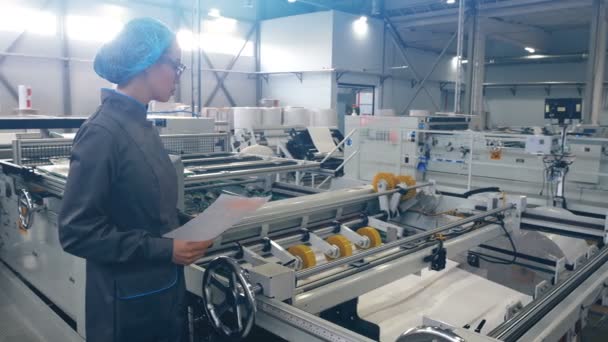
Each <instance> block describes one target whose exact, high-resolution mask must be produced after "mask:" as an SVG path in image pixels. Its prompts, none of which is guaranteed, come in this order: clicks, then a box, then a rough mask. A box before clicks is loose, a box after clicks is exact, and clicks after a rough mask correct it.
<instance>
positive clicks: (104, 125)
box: [59, 18, 211, 342]
mask: <svg viewBox="0 0 608 342" xmlns="http://www.w3.org/2000/svg"><path fill="white" fill-rule="evenodd" d="M180 55H181V51H180V49H179V47H178V46H177V44H176V41H175V34H174V33H173V32H171V31H170V30H169V29H168V28H167V27H166V26H165V25H164V24H162V23H161V22H159V21H157V20H154V19H151V18H142V19H135V20H133V21H131V22H129V23H128V24H127V25H126V26H125V28H124V29H123V30H122V32H121V33H120V34H119V35H118V36H117V37H116V38H115V39H114V40H113V41H111V42H110V43H108V44H106V45H104V46H103V47H102V48H101V49H100V50H99V52H98V53H97V56H95V63H94V68H95V72H96V73H97V74H98V75H99V76H101V77H103V78H104V79H106V80H108V81H110V82H112V83H115V84H117V85H118V86H117V89H116V90H109V89H103V90H102V93H101V105H100V106H99V108H98V109H97V111H96V112H95V113H94V114H93V115H91V117H90V118H89V119H88V120H87V121H86V122H85V123H84V124H83V125H82V127H81V128H80V130H79V131H78V134H77V135H76V138H75V139H74V145H73V148H72V155H71V163H70V172H69V177H68V180H67V184H66V187H65V193H64V196H63V207H62V209H61V213H60V215H59V237H60V241H61V245H62V246H63V248H64V250H65V251H66V252H68V253H71V254H74V255H76V256H79V257H81V258H84V259H86V266H87V273H86V274H87V276H86V335H87V341H88V342H95V341H104V342H107V341H129V342H133V341H146V342H149V341H167V342H169V341H170V342H174V341H185V338H186V336H187V318H186V306H185V295H186V291H185V285H184V274H183V266H181V265H188V264H190V263H192V262H194V261H196V260H197V259H199V258H200V257H202V256H203V255H204V253H205V251H206V249H207V247H209V245H210V244H211V242H210V241H203V242H188V241H177V240H170V239H165V238H162V236H163V234H165V233H167V232H168V231H170V230H173V229H175V228H177V227H178V226H179V222H178V212H177V209H176V205H177V178H176V177H177V175H176V171H175V168H174V167H173V165H172V163H171V160H170V159H169V156H168V155H167V152H166V151H165V149H164V147H163V144H162V142H161V140H160V137H159V135H158V133H157V131H156V130H155V128H154V127H153V126H152V125H151V123H150V122H148V121H147V120H146V112H147V104H148V103H149V102H150V101H151V100H156V101H161V102H166V101H168V100H169V98H170V97H171V95H172V94H173V93H174V91H175V88H176V83H177V81H178V79H179V76H180V74H181V73H182V72H183V71H184V66H183V65H182V64H181V62H180Z"/></svg>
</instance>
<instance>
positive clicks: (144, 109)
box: [101, 88, 148, 122]
mask: <svg viewBox="0 0 608 342" xmlns="http://www.w3.org/2000/svg"><path fill="white" fill-rule="evenodd" d="M101 102H102V103H106V102H109V103H110V104H111V105H113V106H116V107H119V108H120V109H122V110H123V111H124V112H126V114H128V115H129V116H130V117H133V118H134V119H136V120H138V121H142V122H146V116H147V113H148V105H145V104H143V103H141V102H139V101H137V100H136V99H135V98H133V97H131V96H129V95H126V94H122V93H120V92H118V91H116V90H114V89H108V88H102V89H101Z"/></svg>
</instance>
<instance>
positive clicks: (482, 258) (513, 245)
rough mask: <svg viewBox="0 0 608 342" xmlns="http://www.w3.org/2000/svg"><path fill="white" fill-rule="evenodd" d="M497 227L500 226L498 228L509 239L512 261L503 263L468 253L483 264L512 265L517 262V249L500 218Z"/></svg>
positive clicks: (502, 261) (488, 257) (494, 258)
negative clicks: (483, 262)
mask: <svg viewBox="0 0 608 342" xmlns="http://www.w3.org/2000/svg"><path fill="white" fill-rule="evenodd" d="M498 225H500V228H502V230H503V231H504V232H505V234H506V235H507V238H509V242H510V243H511V248H512V250H513V259H511V260H509V261H504V260H501V259H499V258H497V257H493V256H486V255H481V254H479V253H476V252H469V253H471V254H473V255H476V256H477V257H478V258H479V259H480V260H483V261H485V262H489V263H491V264H499V265H513V264H515V262H516V261H517V248H516V247H515V243H514V242H513V238H512V237H511V234H510V233H509V231H507V228H506V227H505V222H504V221H503V219H502V218H500V219H499V221H498Z"/></svg>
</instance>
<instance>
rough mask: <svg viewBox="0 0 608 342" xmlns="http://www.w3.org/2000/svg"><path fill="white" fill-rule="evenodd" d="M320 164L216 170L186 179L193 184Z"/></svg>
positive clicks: (315, 167) (305, 168) (310, 167)
mask: <svg viewBox="0 0 608 342" xmlns="http://www.w3.org/2000/svg"><path fill="white" fill-rule="evenodd" d="M318 168H319V165H290V166H279V167H264V168H259V169H249V170H235V171H226V172H222V171H220V172H216V173H210V174H205V175H199V176H191V177H188V178H186V179H185V180H184V182H185V183H186V184H192V183H196V182H210V181H212V180H214V181H215V180H220V179H230V178H239V177H246V176H253V175H259V174H269V173H270V174H274V173H283V172H293V171H303V170H312V169H318Z"/></svg>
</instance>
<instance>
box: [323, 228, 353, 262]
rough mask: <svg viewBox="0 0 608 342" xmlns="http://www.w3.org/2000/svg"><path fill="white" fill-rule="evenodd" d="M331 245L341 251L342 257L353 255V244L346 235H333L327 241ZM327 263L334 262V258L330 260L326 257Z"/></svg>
mask: <svg viewBox="0 0 608 342" xmlns="http://www.w3.org/2000/svg"><path fill="white" fill-rule="evenodd" d="M325 241H327V242H328V243H329V244H330V245H335V246H337V247H338V249H340V257H345V256H350V255H352V254H353V244H352V243H351V242H350V240H349V239H347V238H346V237H344V235H340V234H338V235H332V236H330V237H328V238H327V239H325ZM325 258H326V259H327V261H331V260H334V258H330V257H328V256H327V255H326V256H325Z"/></svg>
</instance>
